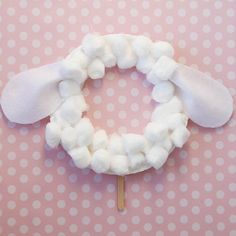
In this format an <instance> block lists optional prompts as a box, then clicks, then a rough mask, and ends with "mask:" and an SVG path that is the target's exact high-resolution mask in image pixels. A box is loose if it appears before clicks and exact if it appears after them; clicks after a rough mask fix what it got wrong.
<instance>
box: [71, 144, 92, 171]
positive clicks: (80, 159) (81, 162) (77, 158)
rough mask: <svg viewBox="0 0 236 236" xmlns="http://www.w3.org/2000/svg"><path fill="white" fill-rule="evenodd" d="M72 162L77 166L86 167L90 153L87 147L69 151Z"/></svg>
mask: <svg viewBox="0 0 236 236" xmlns="http://www.w3.org/2000/svg"><path fill="white" fill-rule="evenodd" d="M69 155H70V156H71V158H72V160H73V162H74V163H75V165H76V166H77V167H78V168H81V169H83V168H87V167H88V166H89V165H90V163H91V160H92V158H91V154H90V152H89V150H88V148H87V147H80V148H75V149H72V150H71V151H69Z"/></svg>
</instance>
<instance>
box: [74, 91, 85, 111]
mask: <svg viewBox="0 0 236 236" xmlns="http://www.w3.org/2000/svg"><path fill="white" fill-rule="evenodd" d="M73 99H74V103H75V107H76V109H79V110H81V111H82V112H84V111H87V110H88V105H87V103H86V101H85V99H84V96H83V95H77V96H73Z"/></svg>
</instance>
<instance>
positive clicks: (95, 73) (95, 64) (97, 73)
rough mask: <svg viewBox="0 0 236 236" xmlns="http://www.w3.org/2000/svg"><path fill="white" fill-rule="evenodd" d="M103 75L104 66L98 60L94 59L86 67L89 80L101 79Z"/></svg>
mask: <svg viewBox="0 0 236 236" xmlns="http://www.w3.org/2000/svg"><path fill="white" fill-rule="evenodd" d="M104 75H105V66H104V64H103V62H102V61H101V60H100V59H97V58H96V59H94V60H93V61H92V62H91V64H90V65H89V66H88V76H89V77H90V78H91V79H101V78H102V77H103V76H104Z"/></svg>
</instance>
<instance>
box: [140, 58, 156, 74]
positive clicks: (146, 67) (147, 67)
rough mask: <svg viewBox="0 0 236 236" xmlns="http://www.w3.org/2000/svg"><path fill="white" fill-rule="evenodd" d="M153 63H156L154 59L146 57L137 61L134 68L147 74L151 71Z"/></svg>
mask: <svg viewBox="0 0 236 236" xmlns="http://www.w3.org/2000/svg"><path fill="white" fill-rule="evenodd" d="M155 62H156V61H155V60H154V58H153V57H151V56H149V55H148V56H147V57H142V58H139V59H138V62H137V64H136V68H137V70H138V71H140V72H142V73H144V74H147V73H149V72H150V71H151V70H152V68H153V66H154V64H155Z"/></svg>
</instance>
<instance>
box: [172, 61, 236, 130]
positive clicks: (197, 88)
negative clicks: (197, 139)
mask: <svg viewBox="0 0 236 236" xmlns="http://www.w3.org/2000/svg"><path fill="white" fill-rule="evenodd" d="M171 81H172V82H173V83H174V84H175V85H176V86H177V96H178V97H179V98H180V99H181V100H182V102H183V105H184V108H185V111H186V113H187V115H188V116H189V118H190V119H191V120H192V121H194V122H195V123H197V124H198V125H200V126H203V127H210V128H215V127H220V126H222V125H224V124H225V123H226V122H227V121H228V120H229V119H230V117H231V115H232V112H233V99H232V97H231V95H230V93H229V91H228V90H227V89H226V87H224V86H223V85H222V84H221V83H219V82H218V81H216V80H214V79H212V78H210V77H209V76H207V75H206V74H204V73H202V72H200V71H198V70H195V69H192V68H190V67H187V66H185V65H182V64H179V65H178V69H177V70H176V72H175V74H174V76H173V77H172V79H171Z"/></svg>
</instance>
